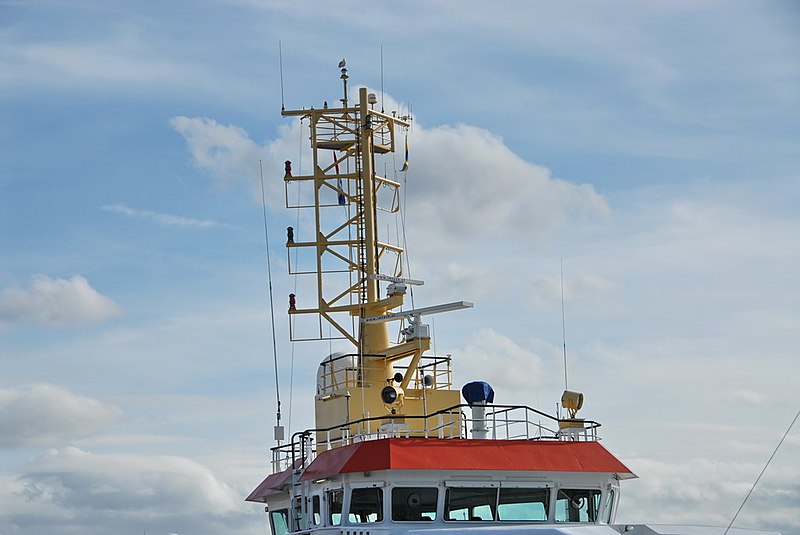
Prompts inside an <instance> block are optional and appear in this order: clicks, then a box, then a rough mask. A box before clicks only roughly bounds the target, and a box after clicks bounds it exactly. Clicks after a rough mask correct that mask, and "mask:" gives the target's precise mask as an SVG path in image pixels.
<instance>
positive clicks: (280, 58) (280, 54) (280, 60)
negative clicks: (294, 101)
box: [258, 41, 286, 192]
mask: <svg viewBox="0 0 800 535" xmlns="http://www.w3.org/2000/svg"><path fill="white" fill-rule="evenodd" d="M278 67H279V68H280V74H281V76H280V78H281V111H283V110H285V109H286V106H284V104H283V47H282V46H281V42H280V41H278ZM258 164H259V165H261V160H259V161H258ZM261 190H262V192H263V190H264V173H263V172H262V173H261Z"/></svg>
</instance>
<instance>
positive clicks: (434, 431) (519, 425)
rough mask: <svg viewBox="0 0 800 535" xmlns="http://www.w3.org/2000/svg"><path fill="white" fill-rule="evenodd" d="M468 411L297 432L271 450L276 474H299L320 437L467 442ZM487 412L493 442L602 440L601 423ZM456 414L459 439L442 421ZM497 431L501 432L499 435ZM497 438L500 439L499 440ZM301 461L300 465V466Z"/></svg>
mask: <svg viewBox="0 0 800 535" xmlns="http://www.w3.org/2000/svg"><path fill="white" fill-rule="evenodd" d="M466 407H470V405H469V404H466V403H461V404H458V405H453V406H451V407H448V408H445V409H441V410H438V411H436V412H432V413H430V414H427V415H420V414H415V415H402V416H399V415H385V416H372V417H368V418H360V419H358V420H352V421H348V422H344V423H342V424H340V425H336V426H331V427H324V428H313V429H306V430H304V431H297V432H295V433H293V434H292V440H291V442H290V443H288V444H283V445H279V446H275V447H273V448H271V449H270V451H271V452H272V457H273V459H272V463H273V471H275V472H278V471H280V469H281V465H282V464H283V465H286V464H288V466H291V467H295V469H298V470H299V469H300V468H301V467H305V466H307V465H308V464H309V463H310V462H311V460H313V457H314V456H315V448H314V445H313V442H314V437H315V436H319V435H327V438H326V439H325V440H320V441H318V443H317V444H318V445H327V447H328V448H329V449H330V448H332V447H339V446H345V445H348V444H352V443H354V442H359V441H368V440H376V439H380V438H386V437H391V436H395V437H396V436H406V437H408V436H419V437H421V438H423V437H424V438H430V437H431V436H434V437H438V438H466V429H467V427H468V426H467V424H468V423H469V422H471V421H474V420H473V419H470V418H467V417H466V414H465V412H464V410H463V409H464V408H466ZM485 408H486V409H487V410H486V412H485V416H484V418H483V419H482V420H481V421H482V422H483V423H484V424H485V425H490V426H491V438H492V439H495V440H503V439H505V440H577V441H580V440H583V441H596V440H599V437H598V436H597V429H598V428H599V427H600V423H599V422H596V421H594V420H581V426H580V427H574V426H571V425H569V424H573V423H574V422H575V420H574V419H568V418H566V419H562V418H557V417H555V416H552V415H550V414H547V413H545V412H542V411H540V410H538V409H534V408H532V407H529V406H527V405H494V404H492V405H486V406H485ZM512 411H524V413H525V414H524V417H512V416H511V412H512ZM454 413H458V414H459V416H460V418H459V422H460V425H459V427H460V429H461V433H460V434H459V436H455V435H454V434H453V433H452V432H451V433H449V434H448V433H446V432H444V431H443V430H445V429H446V428H447V427H448V426H452V425H453V422H452V418H451V419H449V420H448V419H445V418H442V417H443V416H446V415H449V416H452V415H453V414H454ZM535 416H538V417H539V418H540V419H541V418H544V419H546V420H548V421H549V422H550V423H551V424H557V426H556V427H557V429H558V430H553V429H550V428H549V427H546V426H544V425H543V424H542V423H541V422H533V421H532V418H533V417H535ZM430 418H438V423H437V425H434V426H428V425H427V424H426V425H425V426H423V429H424V430H422V431H409V430H408V428H407V426H403V427H404V428H405V434H404V435H403V434H402V433H401V432H398V431H397V430H394V429H392V430H391V431H390V432H387V431H386V430H385V429H384V430H381V426H374V427H373V426H372V425H370V424H372V423H374V422H380V423H382V424H394V423H395V421H396V420H400V421H402V422H403V423H404V422H405V421H406V420H410V419H411V420H421V419H425V420H427V419H430ZM562 424H565V425H562ZM401 425H402V424H401ZM353 426H356V428H357V429H366V430H371V429H373V428H374V429H376V430H375V431H367V432H358V433H351V432H350V429H351V428H352V427H353ZM498 430H500V432H499V433H498ZM532 430H533V432H532ZM332 432H338V434H340V436H337V437H336V438H331V433H332ZM545 433H547V434H545ZM498 434H499V435H500V437H501V438H498ZM503 437H504V438H503ZM282 461H283V462H282ZM298 461H300V462H299V463H298Z"/></svg>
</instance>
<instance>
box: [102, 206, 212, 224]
mask: <svg viewBox="0 0 800 535" xmlns="http://www.w3.org/2000/svg"><path fill="white" fill-rule="evenodd" d="M101 209H102V210H105V211H106V212H113V213H116V214H122V215H125V216H128V217H133V218H139V219H148V220H150V221H155V222H156V223H160V224H162V225H169V226H176V227H194V228H213V227H218V226H220V223H219V222H217V221H214V220H212V219H193V218H190V217H182V216H176V215H170V214H160V213H158V212H153V211H150V210H141V209H135V208H129V207H128V206H126V205H124V204H119V203H117V204H106V205H104V206H103V207H101Z"/></svg>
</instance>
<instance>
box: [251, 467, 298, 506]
mask: <svg viewBox="0 0 800 535" xmlns="http://www.w3.org/2000/svg"><path fill="white" fill-rule="evenodd" d="M301 465H302V462H301V461H299V460H298V461H295V463H294V466H295V467H299V466H301ZM291 478H292V470H291V468H287V469H286V470H284V471H283V472H278V473H277V474H272V475H269V476H267V478H266V479H265V480H264V481H262V482H261V484H260V485H259V486H257V487H256V488H255V489H254V490H253V492H251V493H250V496H248V497H247V498H245V499H244V501H246V502H265V501H266V499H265V498H266V497H267V496H271V495H273V494H278V493H280V492H281V487H283V486H284V485H286V484H287V483H288V482H289V480H290V479H291Z"/></svg>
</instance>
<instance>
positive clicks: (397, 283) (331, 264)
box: [281, 60, 471, 432]
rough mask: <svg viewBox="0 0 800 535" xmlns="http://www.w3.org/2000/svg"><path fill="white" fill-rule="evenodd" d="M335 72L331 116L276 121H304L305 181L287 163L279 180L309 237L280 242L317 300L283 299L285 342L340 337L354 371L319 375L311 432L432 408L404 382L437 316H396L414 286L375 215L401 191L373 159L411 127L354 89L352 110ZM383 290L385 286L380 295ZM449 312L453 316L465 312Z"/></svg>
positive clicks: (387, 210)
mask: <svg viewBox="0 0 800 535" xmlns="http://www.w3.org/2000/svg"><path fill="white" fill-rule="evenodd" d="M339 67H340V68H341V76H340V79H341V80H342V85H343V91H344V94H343V97H342V98H341V99H340V100H339V102H340V103H341V105H340V106H337V107H329V106H328V103H327V102H325V103H324V104H323V106H322V108H311V109H300V110H286V109H284V110H282V112H281V113H282V115H283V116H284V117H300V118H301V121H305V120H308V125H309V133H310V136H309V139H310V143H311V152H312V173H311V174H307V175H295V174H294V173H293V172H292V168H291V162H288V161H287V162H286V174H285V176H284V183H285V189H286V199H287V202H286V205H287V207H288V208H304V209H308V210H313V213H314V218H313V221H314V229H313V234H312V235H311V236H308V234H309V233H308V232H307V233H306V236H304V239H302V240H301V239H300V236H298V237H297V238H298V239H297V240H296V239H295V236H294V232H293V229H291V228H290V229H289V232H288V236H287V247H288V251H289V271H290V273H292V274H304V275H309V276H315V279H316V281H315V282H316V296H315V297H316V298H315V299H314V298H313V297H312V296H308V295H305V296H294V295H292V296H290V307H289V314H290V315H291V316H292V318H291V319H292V321H290V337H291V339H292V341H302V340H323V339H327V338H339V339H345V340H348V341H350V342H351V343H352V344H353V346H354V347H355V353H353V355H354V356H355V357H356V361H355V362H354V364H353V365H350V364H349V363H345V364H341V365H339V366H338V367H337V365H336V363H331V364H330V366H328V368H327V370H323V371H321V373H322V374H323V375H325V374H327V375H329V377H328V378H327V379H328V382H326V385H327V384H328V383H330V385H331V386H330V388H329V389H328V390H326V392H327V393H326V394H325V395H322V394H319V393H318V395H317V400H316V401H317V410H316V414H317V428H318V429H320V428H326V427H329V426H337V425H342V424H344V423H345V422H349V421H353V420H357V419H359V418H367V417H369V416H373V417H374V416H379V415H380V414H386V413H390V414H391V415H403V414H412V413H414V414H422V413H423V412H424V411H423V405H426V403H427V404H430V399H429V398H425V395H426V392H424V391H423V390H424V387H423V388H420V387H419V386H418V385H416V386H415V385H412V384H411V383H412V380H414V379H418V377H416V372H417V367H418V365H419V362H420V359H421V358H422V355H423V353H424V352H425V351H427V350H428V349H429V348H430V345H431V340H430V330H429V329H428V327H427V325H424V324H422V323H421V322H420V316H421V315H422V314H423V313H435V312H439V311H440V310H438V309H436V307H428V308H426V309H420V310H419V311H413V310H412V311H402V305H403V298H404V295H405V292H406V289H407V287H408V285H410V284H422V282H421V281H415V280H410V279H406V278H403V269H402V267H403V258H402V255H403V249H402V247H400V246H399V245H397V244H391V243H389V242H388V240H386V239H384V240H381V239H380V237H379V232H378V228H379V225H381V221H380V219H381V218H380V217H379V216H380V215H381V214H385V215H392V214H397V212H398V211H399V209H400V206H399V198H400V196H399V189H400V183H399V182H397V181H395V180H392V179H390V178H387V177H384V176H380V175H379V174H378V172H377V169H376V156H377V157H380V156H382V155H386V154H391V153H394V152H395V151H396V150H397V147H398V143H397V138H398V135H399V133H400V132H401V131H402V130H403V129H407V128H408V127H409V126H410V118H407V117H398V116H397V113H393V114H386V113H383V112H379V111H376V110H375V109H374V105H375V103H376V102H377V98H376V97H375V95H374V94H370V93H368V92H367V89H366V88H364V87H362V88H359V90H358V102H356V103H355V104H351V103H350V102H349V100H348V95H347V80H348V74H347V69H346V67H345V62H344V60H343V61H342V62H341V63H340V64H339ZM293 184H294V185H297V187H298V197H297V200H295V201H292V200H291V199H290V197H291V196H292V195H293V194H294V188H290V185H293ZM290 190H291V193H290ZM293 252H295V253H299V254H300V255H303V257H304V258H306V259H307V260H310V262H312V264H313V267H306V268H305V269H303V268H301V267H300V266H299V265H294V264H293V259H292V253H293ZM312 257H313V260H312V259H311V258H312ZM298 264H299V263H298ZM381 283H385V284H386V286H385V294H384V295H382V293H381ZM306 288H307V287H306ZM306 291H308V290H306ZM454 305H455V306H454ZM447 306H448V307H449V308H447V309H448V310H452V309H454V308H464V307H467V306H471V304H470V303H464V302H459V303H454V304H450V305H447ZM301 316H304V317H306V318H309V317H310V318H316V319H317V321H316V322H312V323H316V325H315V326H314V327H313V328H312V330H311V331H312V332H311V333H310V334H309V333H308V332H300V331H301V329H300V328H299V327H298V326H296V325H295V320H297V319H299V318H300V317H301ZM397 319H402V320H407V321H408V326H407V327H406V328H405V329H403V331H402V333H403V339H402V341H401V342H399V343H392V342H391V341H390V337H389V325H388V324H389V322H391V321H392V320H397ZM308 323H309V322H306V323H305V325H306V326H307V325H308ZM326 324H327V325H330V327H331V329H332V330H334V331H335V336H331V334H330V332H329V334H328V335H327V336H326V334H325V331H324V327H325V325H326ZM400 360H403V361H404V362H403V363H402V364H403V365H402V366H401V367H399V368H398V369H399V370H402V371H403V372H404V373H400V372H399V371H396V370H395V364H396V363H398V361H400ZM324 365H325V363H323V366H324ZM448 366H449V363H448ZM339 368H343V369H344V368H347V369H350V370H351V371H352V370H354V369H357V372H356V376H355V377H349V376H347V377H339V376H338V375H337V374H339V375H341V373H344V374H345V375H347V373H349V372H341V373H340V371H341V370H339ZM337 370H339V371H337ZM448 375H449V372H448ZM318 386H319V385H318ZM441 386H442V388H441V389H440V392H439V393H437V395H439V397H440V398H441V402H442V403H445V405H444V406H452V405H456V404H457V403H458V396H457V394H458V392H457V391H451V390H448V388H449V386H450V385H449V384H447V385H441ZM326 388H327V387H326ZM415 388H416V390H415ZM387 389H388V390H387ZM318 390H319V388H318ZM445 391H447V392H451V393H450V394H445ZM434 397H436V396H434ZM423 398H425V399H423ZM445 398H446V399H445ZM451 402H452V403H451ZM447 403H451V404H450V405H447ZM436 405H437V406H439V407H441V404H439V403H436ZM350 431H351V432H358V431H356V430H353V429H351V430H350Z"/></svg>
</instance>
